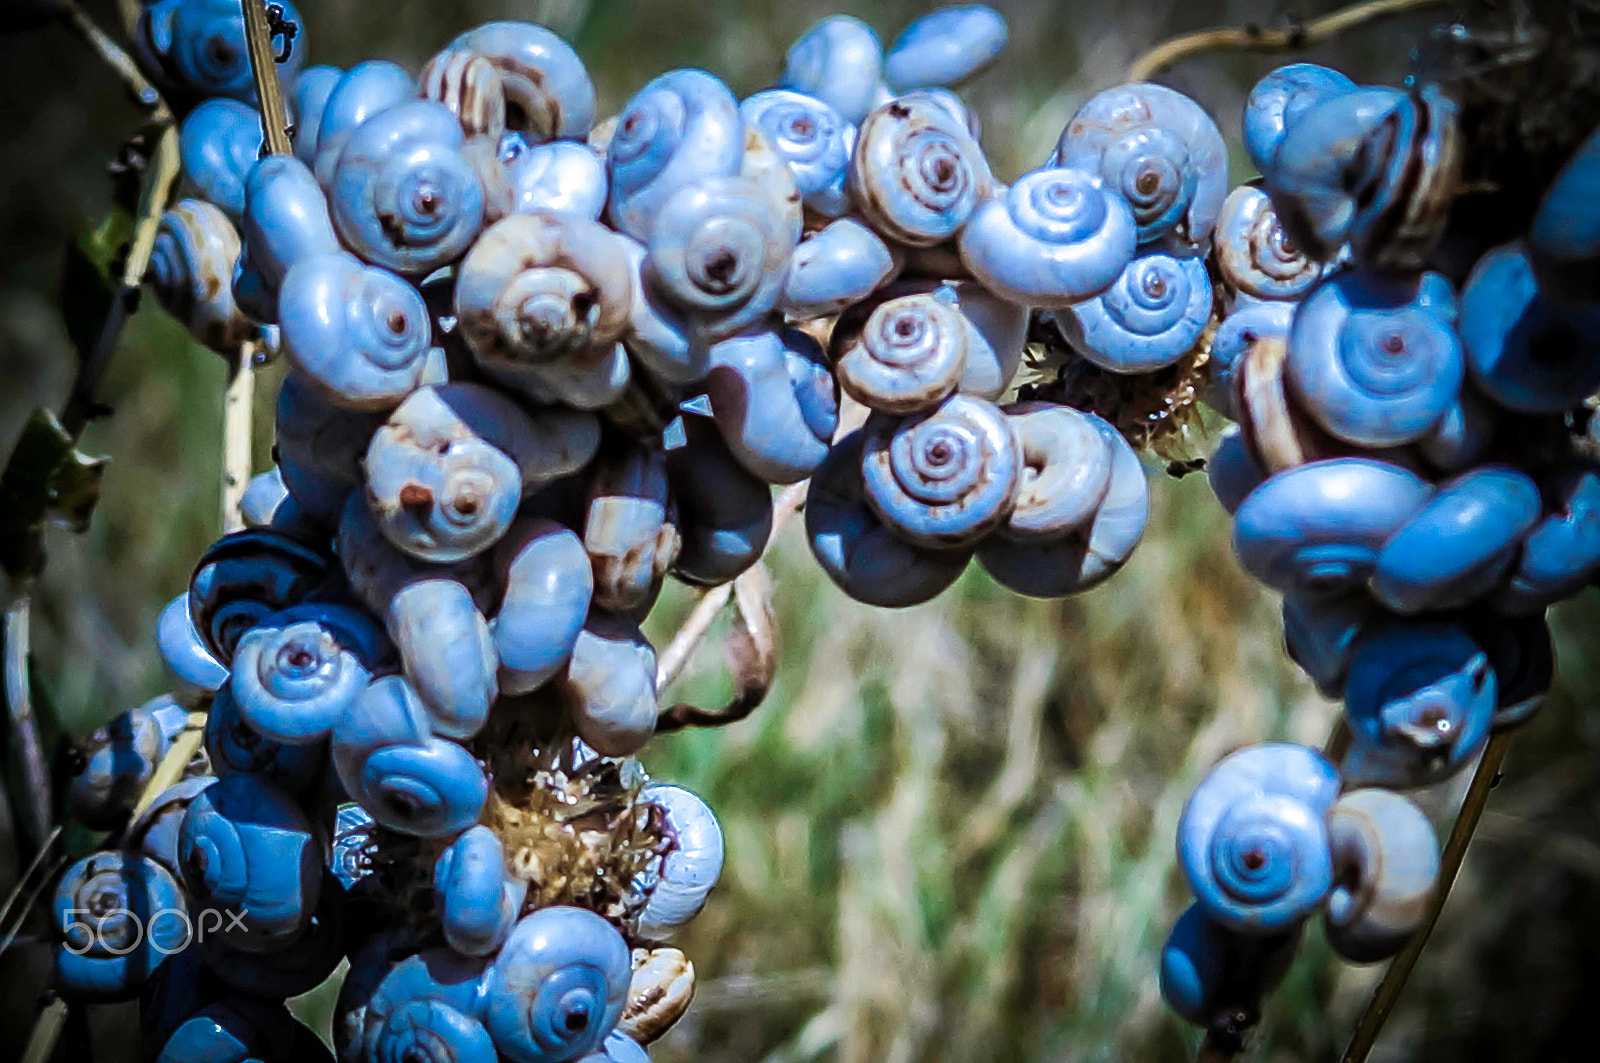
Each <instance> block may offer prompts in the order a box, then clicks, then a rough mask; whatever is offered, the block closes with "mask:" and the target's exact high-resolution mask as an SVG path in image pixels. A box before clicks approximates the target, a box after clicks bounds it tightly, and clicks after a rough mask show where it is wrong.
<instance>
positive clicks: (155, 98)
mask: <svg viewBox="0 0 1600 1063" xmlns="http://www.w3.org/2000/svg"><path fill="white" fill-rule="evenodd" d="M62 14H63V16H64V19H65V21H66V24H67V26H68V28H70V29H71V30H72V31H73V32H74V33H76V34H77V35H78V36H79V37H82V38H83V41H84V43H85V44H87V45H88V46H89V47H90V48H92V49H93V50H94V51H95V52H96V53H97V54H98V55H99V56H100V58H101V59H102V60H103V61H104V62H105V64H106V65H107V66H109V67H110V68H111V70H112V72H113V73H114V74H116V75H117V76H118V77H119V78H121V79H122V83H123V84H124V85H126V86H127V87H128V92H129V93H130V94H131V95H132V96H133V99H134V101H135V102H136V103H138V104H139V105H140V106H141V107H145V108H148V109H149V110H150V111H151V114H152V117H155V118H157V119H163V118H164V119H165V120H167V121H171V120H172V112H171V111H169V110H168V109H167V105H166V103H165V102H163V101H162V99H161V93H160V92H158V91H157V90H156V87H155V86H154V85H152V84H150V79H149V78H147V77H145V76H144V73H143V72H142V71H140V69H139V64H138V63H135V62H134V61H133V57H132V56H131V55H129V54H128V53H127V52H126V51H124V50H123V48H122V46H121V45H119V44H118V43H117V42H116V41H114V40H112V39H111V38H110V37H109V36H108V35H107V34H106V32H105V30H102V29H101V28H100V27H99V26H97V25H95V23H94V20H93V19H91V18H90V17H89V16H88V15H87V14H85V13H84V10H83V8H81V7H79V6H78V5H77V3H75V2H74V0H62Z"/></svg>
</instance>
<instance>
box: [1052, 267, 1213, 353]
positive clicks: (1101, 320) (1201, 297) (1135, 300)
mask: <svg viewBox="0 0 1600 1063" xmlns="http://www.w3.org/2000/svg"><path fill="white" fill-rule="evenodd" d="M1211 304H1212V288H1211V279H1210V277H1209V276H1208V275H1207V274H1206V268H1205V263H1204V262H1203V261H1202V260H1200V259H1198V258H1173V257H1172V256H1170V255H1166V254H1163V253H1161V252H1159V251H1147V252H1145V253H1144V254H1141V255H1140V256H1139V257H1138V258H1135V259H1133V260H1132V261H1131V262H1129V263H1128V264H1127V266H1126V268H1124V269H1123V271H1122V273H1121V274H1120V275H1119V276H1118V277H1117V278H1116V280H1115V281H1114V282H1113V283H1112V285H1111V287H1110V288H1108V289H1106V291H1105V292H1104V293H1102V294H1101V295H1099V296H1096V297H1095V298H1093V299H1090V300H1087V301H1085V302H1080V303H1077V304H1076V305H1073V306H1070V307H1068V308H1067V309H1066V310H1064V311H1061V312H1060V313H1057V314H1056V315H1055V320H1056V324H1057V326H1059V328H1060V330H1061V334H1062V336H1064V337H1065V338H1066V340H1067V342H1068V343H1069V344H1071V345H1072V348H1073V349H1074V350H1075V351H1077V352H1078V353H1079V354H1081V355H1082V356H1083V357H1084V358H1086V359H1088V360H1089V361H1090V362H1093V363H1094V364H1095V365H1097V366H1099V367H1100V368H1102V369H1106V370H1109V371H1110V372H1113V373H1148V372H1150V371H1152V370H1155V369H1160V368H1162V367H1163V366H1168V365H1171V364H1172V363H1173V362H1176V361H1177V360H1178V359H1180V358H1182V357H1183V356H1184V355H1185V354H1187V353H1188V352H1189V351H1190V350H1191V349H1193V347H1194V345H1195V343H1196V342H1197V341H1198V340H1199V339H1200V334H1201V333H1202V332H1204V331H1205V327H1206V325H1207V323H1208V322H1209V321H1210V320H1211Z"/></svg>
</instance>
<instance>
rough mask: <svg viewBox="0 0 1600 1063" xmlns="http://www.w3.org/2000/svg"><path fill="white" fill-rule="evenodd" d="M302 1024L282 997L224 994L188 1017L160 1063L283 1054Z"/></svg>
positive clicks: (223, 1062)
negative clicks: (295, 1030)
mask: <svg viewBox="0 0 1600 1063" xmlns="http://www.w3.org/2000/svg"><path fill="white" fill-rule="evenodd" d="M298 1025H299V1024H298V1023H297V1022H295V1020H294V1018H293V1017H292V1016H291V1015H290V1014H289V1011H288V1009H287V1008H285V1007H284V1006H283V1003H282V1002H281V1001H266V1000H256V999H254V998H251V997H246V996H230V997H224V998H223V999H221V1000H218V1001H216V1002H215V1003H211V1004H207V1005H206V1006H205V1007H203V1008H201V1009H200V1010H199V1011H197V1012H195V1013H194V1014H193V1015H191V1016H189V1017H187V1018H185V1019H184V1020H183V1022H182V1023H181V1024H180V1025H179V1026H178V1027H177V1029H175V1030H173V1031H172V1034H171V1036H169V1037H168V1038H167V1040H166V1043H165V1044H164V1045H162V1047H161V1054H160V1055H159V1056H157V1057H155V1058H156V1063H234V1061H239V1063H245V1061H248V1060H261V1059H273V1058H279V1057H281V1056H282V1055H283V1054H284V1053H286V1052H287V1051H288V1045H289V1038H290V1031H291V1030H293V1028H294V1027H296V1026H298ZM302 1029H303V1027H302ZM297 1058H298V1057H297Z"/></svg>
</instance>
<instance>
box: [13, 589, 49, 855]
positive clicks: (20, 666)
mask: <svg viewBox="0 0 1600 1063" xmlns="http://www.w3.org/2000/svg"><path fill="white" fill-rule="evenodd" d="M32 613H33V596H32V594H31V593H30V592H29V587H28V581H24V582H23V583H22V584H21V586H20V587H19V588H18V591H17V596H16V597H15V598H13V599H12V600H11V604H10V605H8V606H6V617H5V634H4V639H5V646H6V649H5V692H6V712H7V714H8V715H9V717H10V725H11V733H12V734H13V735H14V736H15V737H16V741H17V746H18V753H19V757H18V759H19V760H20V762H21V763H20V764H19V767H20V768H21V770H22V782H23V786H22V789H23V791H24V793H25V795H26V803H25V804H24V805H23V807H22V812H23V814H24V815H25V816H27V817H28V829H29V833H31V834H32V835H33V839H34V841H35V842H36V843H43V842H44V840H45V839H46V838H48V837H49V835H50V826H51V822H50V821H51V819H52V817H51V815H50V765H49V764H48V763H47V762H46V760H45V755H44V743H43V742H42V741H40V739H39V721H38V719H37V718H36V717H35V716H34V713H33V690H32V686H33V684H32V682H31V681H30V676H29V668H28V657H29V654H30V653H31V652H32V651H31V648H30V642H31V639H30V617H31V616H32Z"/></svg>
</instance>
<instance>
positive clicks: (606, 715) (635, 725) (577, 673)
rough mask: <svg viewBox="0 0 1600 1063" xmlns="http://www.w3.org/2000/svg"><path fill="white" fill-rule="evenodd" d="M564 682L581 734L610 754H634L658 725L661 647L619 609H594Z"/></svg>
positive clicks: (565, 695)
mask: <svg viewBox="0 0 1600 1063" xmlns="http://www.w3.org/2000/svg"><path fill="white" fill-rule="evenodd" d="M559 685H560V688H561V693H562V695H563V700H564V701H565V702H566V706H567V712H568V714H569V715H570V716H571V717H572V726H573V728H574V729H575V730H576V731H577V732H578V737H579V738H581V739H583V740H584V741H585V742H587V743H588V744H589V745H590V746H591V747H593V748H594V749H595V750H596V751H598V752H599V753H601V754H602V755H604V756H608V757H625V756H628V755H630V754H632V753H635V752H637V751H638V750H639V748H640V747H641V746H643V745H644V744H645V743H646V742H647V741H649V740H650V736H651V735H652V734H654V733H655V728H656V651H655V649H654V648H653V647H652V646H651V645H650V642H649V640H648V639H646V638H645V636H644V633H643V632H642V631H640V630H639V626H638V625H637V624H635V623H634V622H633V621H632V620H629V619H628V618H627V617H626V616H624V615H622V614H620V613H608V612H606V611H604V610H601V609H593V610H591V611H590V613H589V616H588V618H587V619H586V620H585V621H584V624H583V630H581V631H580V632H579V633H578V638H577V640H576V642H574V644H573V647H572V656H571V657H570V658H569V659H568V660H567V667H566V670H565V671H564V672H563V673H562V675H561V677H560V680H559Z"/></svg>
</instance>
